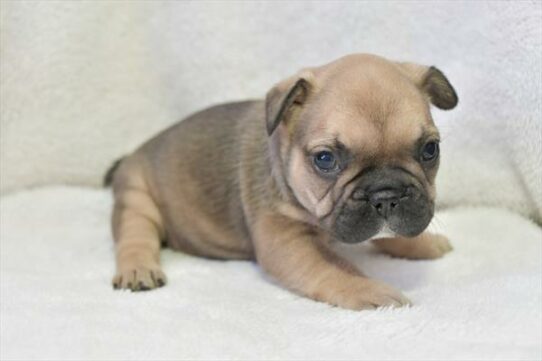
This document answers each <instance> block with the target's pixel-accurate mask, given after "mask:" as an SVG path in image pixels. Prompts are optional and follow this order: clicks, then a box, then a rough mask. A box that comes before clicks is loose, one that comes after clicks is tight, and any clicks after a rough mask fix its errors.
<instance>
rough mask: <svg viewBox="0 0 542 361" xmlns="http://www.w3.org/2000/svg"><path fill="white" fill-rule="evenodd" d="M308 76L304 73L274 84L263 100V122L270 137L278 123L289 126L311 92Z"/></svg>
mask: <svg viewBox="0 0 542 361" xmlns="http://www.w3.org/2000/svg"><path fill="white" fill-rule="evenodd" d="M310 77H311V76H310V74H309V73H308V72H304V73H301V74H298V75H295V76H292V77H290V78H288V79H285V80H283V81H281V82H280V83H278V84H276V85H275V86H274V87H273V88H272V89H271V90H270V91H269V92H268V93H267V96H266V98H265V118H266V119H265V122H266V127H267V134H268V135H271V134H273V132H274V131H275V129H277V127H278V126H279V124H280V123H284V124H286V125H290V124H291V123H292V121H293V120H292V118H293V117H295V116H296V113H297V111H298V110H299V109H300V108H301V106H302V105H303V104H304V103H305V101H306V100H307V97H308V95H309V92H310V90H311V87H312V86H311V83H310V82H309V78H310Z"/></svg>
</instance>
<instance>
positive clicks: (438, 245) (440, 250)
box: [373, 232, 452, 259]
mask: <svg viewBox="0 0 542 361" xmlns="http://www.w3.org/2000/svg"><path fill="white" fill-rule="evenodd" d="M373 244H374V245H375V246H377V247H378V248H379V249H380V250H381V251H383V252H385V253H387V254H389V255H390V256H393V257H399V258H408V259H436V258H440V257H442V256H444V255H445V254H446V253H448V252H450V251H451V250H452V246H451V245H450V241H448V238H446V237H445V236H443V235H440V234H434V233H429V232H425V233H422V234H421V235H419V236H417V237H413V238H405V237H397V238H381V239H375V240H373Z"/></svg>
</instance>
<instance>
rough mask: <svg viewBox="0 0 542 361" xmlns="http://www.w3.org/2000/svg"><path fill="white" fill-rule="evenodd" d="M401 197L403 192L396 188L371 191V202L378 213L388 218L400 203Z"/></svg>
mask: <svg viewBox="0 0 542 361" xmlns="http://www.w3.org/2000/svg"><path fill="white" fill-rule="evenodd" d="M400 197H401V194H400V193H399V192H398V191H396V190H393V189H383V190H379V191H376V192H373V193H371V195H369V203H370V204H371V206H373V207H374V208H375V209H376V211H377V212H378V214H380V215H381V216H382V217H384V218H387V217H388V216H389V215H390V214H392V213H393V211H394V210H395V208H396V207H397V205H398V204H399V200H400Z"/></svg>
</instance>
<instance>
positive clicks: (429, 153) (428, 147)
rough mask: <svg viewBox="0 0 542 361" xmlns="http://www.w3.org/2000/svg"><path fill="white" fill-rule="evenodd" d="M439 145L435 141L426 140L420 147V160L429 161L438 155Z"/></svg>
mask: <svg viewBox="0 0 542 361" xmlns="http://www.w3.org/2000/svg"><path fill="white" fill-rule="evenodd" d="M438 154H439V146H438V143H437V142H428V143H426V144H425V145H424V146H423V149H422V160H423V161H424V162H429V161H432V160H434V159H436V158H437V157H438Z"/></svg>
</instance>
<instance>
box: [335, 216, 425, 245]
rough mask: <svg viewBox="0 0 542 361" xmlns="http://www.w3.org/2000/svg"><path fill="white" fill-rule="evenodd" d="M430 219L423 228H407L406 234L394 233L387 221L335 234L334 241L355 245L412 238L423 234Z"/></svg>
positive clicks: (418, 226)
mask: <svg viewBox="0 0 542 361" xmlns="http://www.w3.org/2000/svg"><path fill="white" fill-rule="evenodd" d="M432 218H433V217H431V218H430V219H429V221H428V222H427V223H426V224H425V226H421V227H420V224H418V225H417V227H416V228H415V229H412V228H409V229H408V231H407V233H403V232H401V231H394V230H393V229H392V228H391V227H390V225H389V223H388V222H387V221H384V220H382V221H381V222H378V225H374V226H373V227H369V228H365V229H363V230H359V229H358V230H355V229H353V230H351V232H347V234H335V239H336V240H337V241H339V242H341V243H346V244H356V243H361V242H365V241H370V240H373V239H379V238H394V237H405V238H412V237H416V236H418V235H420V234H421V233H422V232H424V231H425V230H426V229H427V228H428V227H429V224H430V223H431V220H432Z"/></svg>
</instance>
